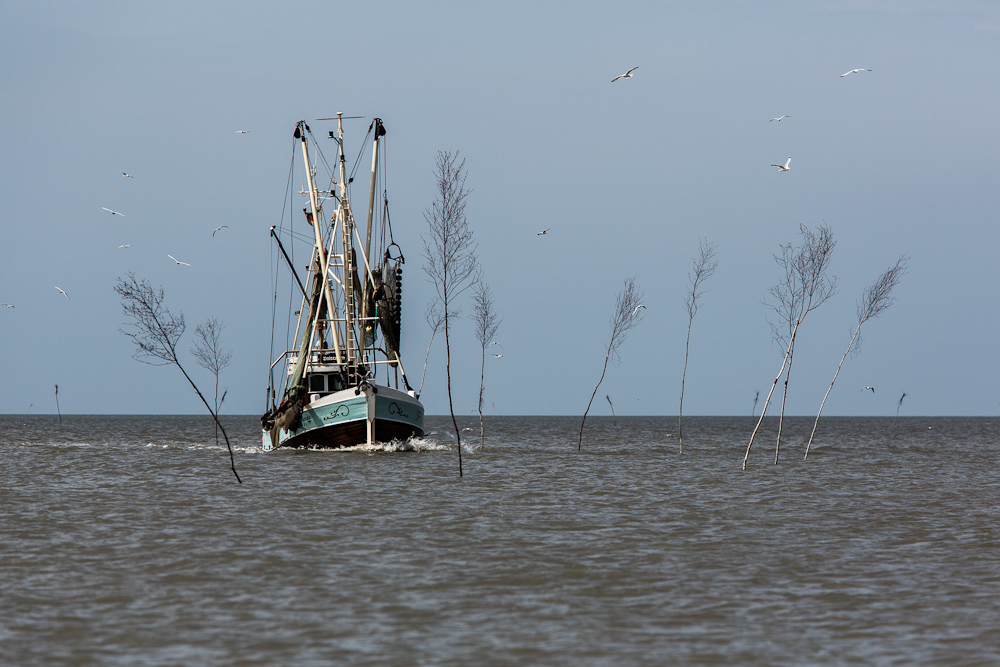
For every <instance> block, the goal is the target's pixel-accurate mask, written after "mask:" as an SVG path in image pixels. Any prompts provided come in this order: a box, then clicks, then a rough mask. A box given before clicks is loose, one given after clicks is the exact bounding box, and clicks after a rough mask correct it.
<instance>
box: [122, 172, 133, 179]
mask: <svg viewBox="0 0 1000 667" xmlns="http://www.w3.org/2000/svg"><path fill="white" fill-rule="evenodd" d="M122 176H124V177H125V178H135V176H133V175H132V174H126V173H125V172H124V171H123V172H122Z"/></svg>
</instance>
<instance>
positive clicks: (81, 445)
mask: <svg viewBox="0 0 1000 667" xmlns="http://www.w3.org/2000/svg"><path fill="white" fill-rule="evenodd" d="M228 423H229V424H230V426H229V428H228V430H229V431H230V437H231V439H232V440H233V441H234V442H235V443H236V445H237V447H236V449H237V452H236V456H237V459H236V461H237V468H238V469H239V471H240V474H241V476H242V477H243V480H244V484H243V485H242V486H240V485H238V484H237V483H236V482H235V479H234V478H233V476H232V473H231V472H230V471H229V469H228V466H229V459H228V455H227V454H226V452H225V449H224V447H223V448H221V449H220V448H218V447H217V446H216V445H215V440H214V432H213V429H212V426H211V424H210V422H209V421H208V420H207V419H206V418H203V417H63V423H62V425H61V426H60V425H59V422H58V420H57V418H55V417H51V416H34V417H30V416H29V417H23V416H5V417H0V427H2V435H0V470H2V475H0V503H2V505H0V662H2V663H6V664H12V665H60V664H64V665H70V664H72V665H88V664H94V665H193V664H199V665H278V664H283V665H326V664H371V665H386V664H400V665H403V664H415V665H512V664H545V665H581V664H596V665H605V664H614V665H662V664H718V665H736V664H741V665H754V664H759V665H803V664H875V665H911V664H924V665H946V664H956V665H992V664H1000V530H998V528H997V522H998V520H1000V519H998V518H1000V473H998V463H1000V461H998V459H1000V457H998V454H1000V419H995V418H981V419H967V418H934V419H932V418H909V419H904V418H900V419H899V422H898V423H897V424H896V425H895V427H893V426H892V419H847V418H830V419H826V420H824V422H821V426H820V434H819V436H818V440H817V442H816V443H814V444H813V451H812V452H811V453H810V455H809V460H808V461H806V462H803V460H802V451H803V441H804V439H805V437H807V436H808V432H809V428H810V427H811V420H809V419H792V420H791V423H790V425H788V424H787V422H786V435H787V436H788V441H787V443H784V444H783V446H782V452H783V455H782V459H781V461H780V462H779V464H778V465H777V466H775V465H772V464H773V457H774V434H773V431H766V432H764V433H763V434H762V435H761V436H760V437H759V439H758V441H757V443H756V444H755V445H754V453H753V454H752V455H751V457H750V465H749V468H748V470H747V471H746V472H742V471H741V470H740V462H741V460H742V456H743V450H744V448H745V447H746V441H747V438H748V437H749V433H750V430H751V427H752V424H751V421H750V418H749V417H746V418H741V419H735V418H732V419H730V418H689V419H687V420H685V451H684V454H683V456H681V455H678V453H677V440H676V437H675V435H674V434H675V433H676V419H670V418H618V420H617V425H616V424H615V422H614V421H613V420H612V419H606V418H591V419H588V420H587V428H586V432H585V437H584V445H583V451H582V452H580V453H578V452H577V451H576V442H577V432H578V429H579V420H578V419H577V418H568V417H567V418H561V417H559V418H546V417H532V418H491V419H489V420H488V421H487V439H486V446H485V448H483V449H479V446H478V437H476V438H475V440H474V441H472V443H471V444H472V448H470V449H467V450H464V463H465V477H464V478H462V479H459V477H458V475H457V463H458V462H457V453H456V451H455V447H454V444H453V441H452V440H451V439H450V438H448V437H446V436H445V435H444V432H445V430H446V427H447V426H448V424H449V423H450V420H446V419H441V418H429V420H428V430H429V431H438V432H439V433H437V434H434V435H430V436H428V438H427V439H425V440H423V441H420V442H416V443H412V446H411V447H408V448H407V449H410V450H411V451H392V452H387V451H375V452H368V451H355V452H338V453H330V452H297V451H277V452H272V453H267V454H265V453H263V452H261V451H260V448H259V442H260V438H259V431H258V422H257V420H256V419H255V418H253V417H245V418H244V417H235V418H229V420H228ZM461 425H462V426H465V427H468V426H472V425H473V422H472V421H471V420H465V422H464V423H462V424H461ZM476 426H477V430H478V424H476ZM772 426H773V425H772ZM471 435H472V433H469V432H466V433H465V434H464V436H465V437H469V436H471ZM476 435H477V436H478V433H477V434H476ZM470 440H471V438H470ZM463 444H465V441H464V440H463Z"/></svg>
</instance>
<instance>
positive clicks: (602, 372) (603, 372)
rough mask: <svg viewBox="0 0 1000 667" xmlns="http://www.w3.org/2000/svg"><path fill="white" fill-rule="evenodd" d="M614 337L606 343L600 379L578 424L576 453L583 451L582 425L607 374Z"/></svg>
mask: <svg viewBox="0 0 1000 667" xmlns="http://www.w3.org/2000/svg"><path fill="white" fill-rule="evenodd" d="M614 341H615V339H614V337H612V338H611V342H610V343H608V353H607V354H606V355H605V356H604V369H603V370H602V371H601V379H600V380H598V381H597V386H596V387H594V393H593V394H591V395H590V401H588V402H587V409H586V410H584V412H583V421H581V422H580V440H579V442H577V443H576V451H578V452H579V451H581V450H582V449H583V425H584V424H585V423H586V422H587V413H588V412H590V406H591V404H592V403H593V402H594V396H597V390H598V389H599V388H600V386H601V383H602V382H604V374H605V373H607V372H608V361H609V360H610V359H611V346H612V345H614Z"/></svg>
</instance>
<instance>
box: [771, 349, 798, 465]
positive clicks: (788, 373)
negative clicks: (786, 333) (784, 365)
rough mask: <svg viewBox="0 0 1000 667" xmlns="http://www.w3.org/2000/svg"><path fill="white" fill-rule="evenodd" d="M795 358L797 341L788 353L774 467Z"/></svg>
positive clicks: (775, 445) (776, 462)
mask: <svg viewBox="0 0 1000 667" xmlns="http://www.w3.org/2000/svg"><path fill="white" fill-rule="evenodd" d="M794 357H795V339H794V338H793V339H792V343H791V347H790V348H789V352H788V370H786V371H785V391H784V392H783V393H782V394H781V414H780V415H779V416H778V439H777V440H775V442H774V465H778V447H779V446H780V444H781V427H782V425H783V424H784V422H785V403H786V402H787V400H788V379H789V378H790V377H791V376H792V360H793V358H794Z"/></svg>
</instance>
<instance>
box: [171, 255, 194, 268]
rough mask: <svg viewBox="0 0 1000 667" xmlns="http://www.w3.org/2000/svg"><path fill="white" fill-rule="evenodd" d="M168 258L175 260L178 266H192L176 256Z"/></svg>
mask: <svg viewBox="0 0 1000 667" xmlns="http://www.w3.org/2000/svg"><path fill="white" fill-rule="evenodd" d="M167 257H169V258H170V259H172V260H174V261H175V262H177V263H178V264H183V265H184V266H191V265H190V264H188V263H187V262H182V261H181V260H179V259H177V258H176V257H174V256H173V255H171V254H167Z"/></svg>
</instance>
